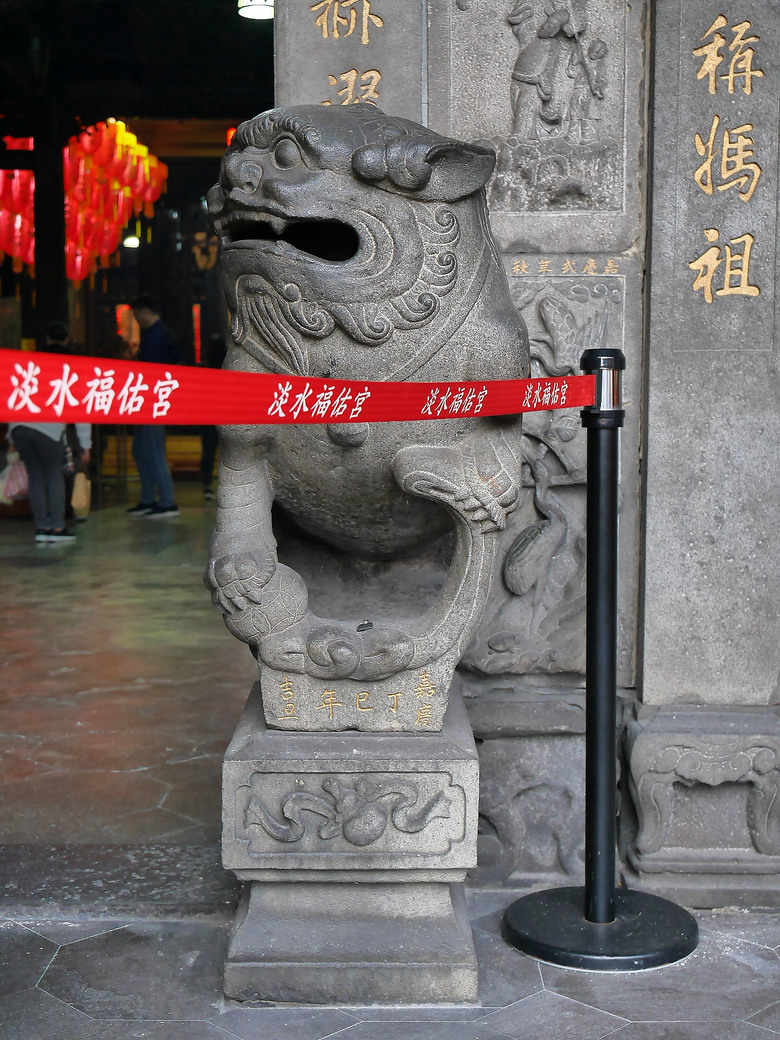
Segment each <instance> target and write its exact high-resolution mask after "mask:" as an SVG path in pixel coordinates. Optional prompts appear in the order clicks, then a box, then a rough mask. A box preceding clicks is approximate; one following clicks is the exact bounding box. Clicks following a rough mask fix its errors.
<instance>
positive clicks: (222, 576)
mask: <svg viewBox="0 0 780 1040" xmlns="http://www.w3.org/2000/svg"><path fill="white" fill-rule="evenodd" d="M275 570H276V557H275V555H274V554H273V552H271V551H270V550H265V552H262V553H260V552H245V553H231V554H229V555H227V556H220V557H218V558H217V559H215V560H209V564H208V567H207V568H206V572H205V574H204V575H203V584H204V585H205V586H206V588H207V589H211V602H212V603H213V604H214V605H215V606H217V607H219V609H220V610H221V611H222V613H223V614H225V615H227V616H230V615H232V614H237V613H242V612H243V611H245V610H246V609H247V607H248V606H249V605H250V603H255V604H259V603H260V601H261V597H262V592H263V589H264V588H265V586H266V585H267V584H268V582H269V581H270V580H271V578H272V577H273V575H274V571H275Z"/></svg>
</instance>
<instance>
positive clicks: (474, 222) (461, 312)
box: [206, 104, 529, 732]
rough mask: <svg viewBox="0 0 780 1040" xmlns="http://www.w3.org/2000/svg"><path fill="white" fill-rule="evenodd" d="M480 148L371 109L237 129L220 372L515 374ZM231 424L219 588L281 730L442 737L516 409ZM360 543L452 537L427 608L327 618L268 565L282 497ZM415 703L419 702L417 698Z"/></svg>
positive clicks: (215, 545) (508, 477)
mask: <svg viewBox="0 0 780 1040" xmlns="http://www.w3.org/2000/svg"><path fill="white" fill-rule="evenodd" d="M494 162H495V156H494V154H493V152H492V151H491V150H489V149H486V148H482V147H478V146H476V145H469V144H464V143H462V142H460V141H455V140H451V139H449V138H446V137H442V136H440V135H438V134H436V133H433V132H432V131H430V130H428V129H426V128H425V127H423V126H420V125H418V124H416V123H412V122H409V121H408V120H404V119H400V118H395V117H392V116H387V115H385V114H383V113H382V112H381V111H380V110H379V109H377V108H374V107H373V106H370V105H363V104H357V105H352V106H349V107H325V106H315V105H311V106H297V107H290V108H277V109H273V110H271V111H269V112H265V113H262V114H261V115H259V116H256V117H255V118H254V119H251V120H249V121H247V122H245V123H243V124H242V125H241V126H240V127H239V128H238V130H237V132H236V134H235V136H234V138H233V141H232V143H231V144H230V146H229V148H228V149H227V152H226V154H225V157H224V161H223V164H222V169H221V173H220V179H219V183H218V184H217V185H215V187H214V188H212V189H211V191H210V192H209V197H208V204H209V211H210V214H211V218H212V220H213V224H214V228H215V230H216V233H217V235H218V236H219V240H220V253H221V258H220V263H221V269H222V275H223V281H224V286H225V291H226V294H227V300H228V305H229V308H230V312H231V316H232V327H231V335H232V344H231V345H230V348H229V351H228V356H227V359H226V362H225V367H227V368H230V369H233V370H240V371H244V372H271V373H278V374H279V375H280V376H285V375H300V376H316V377H319V378H324V379H329V378H333V379H350V380H356V379H360V380H362V379H365V380H367V381H369V380H372V381H373V380H401V381H403V380H415V381H425V382H432V381H435V380H442V381H445V380H446V381H448V382H453V381H457V380H463V381H464V382H466V381H475V380H480V381H481V380H491V379H498V378H502V379H505V378H512V377H517V378H522V377H525V376H527V374H528V368H529V353H528V338H527V333H526V330H525V327H524V325H523V323H522V320H521V319H520V317H519V316H518V314H517V312H516V310H515V308H514V306H513V304H512V301H511V299H510V296H509V291H508V287H507V282H506V277H505V274H504V270H503V268H502V266H501V262H500V260H499V257H498V254H497V251H496V248H495V245H494V243H493V240H492V238H491V234H490V230H489V226H488V217H487V208H486V203H485V194H484V185H485V183H486V181H487V179H488V177H489V176H490V173H491V172H492V169H493V165H494ZM443 414H447V415H450V414H451V415H452V417H451V418H447V419H444V420H440V421H434V422H407V423H399V422H389V423H374V424H371V425H368V424H364V423H360V422H357V423H343V424H339V423H335V424H331V425H327V426H325V425H294V426H281V425H280V426H272V425H257V426H227V427H224V428H222V430H221V431H220V466H219V492H218V510H217V519H216V529H215V531H214V535H213V539H212V544H211V559H210V562H209V566H208V570H207V574H206V583H207V585H208V586H209V587H210V588H211V590H212V597H213V599H214V602H215V603H216V604H217V605H218V606H219V607H220V609H221V610H222V612H223V614H224V616H225V620H226V623H227V625H228V628H229V629H230V630H231V631H232V632H233V633H234V634H235V635H237V636H238V637H239V638H240V639H242V640H244V641H245V642H247V643H249V645H250V646H251V648H252V650H253V653H254V654H255V656H256V657H257V659H258V662H259V664H260V677H261V685H262V691H263V703H264V710H265V714H266V719H267V721H268V723H269V724H270V725H272V726H277V727H279V728H282V729H298V730H300V729H304V730H305V729H345V728H357V729H369V730H411V731H418V732H421V731H423V730H424V729H434V730H435V729H440V728H441V724H442V718H443V713H444V709H445V708H446V703H447V691H448V688H449V685H450V681H451V678H452V673H453V670H454V668H455V666H456V664H457V662H458V659H459V657H460V655H461V654H462V652H463V649H464V648H465V646H466V644H467V643H468V641H469V640H470V638H471V637H472V635H473V633H474V631H475V629H476V626H477V625H478V623H479V621H480V620H481V617H482V614H483V612H484V609H485V604H486V601H487V597H488V593H489V588H490V582H491V580H492V575H493V571H494V569H495V549H496V537H497V532H498V531H499V530H500V529H501V528H502V527H503V526H504V524H505V521H506V516H507V514H508V513H509V512H510V511H511V510H512V509H513V508H514V507H515V504H516V500H517V496H518V484H519V471H520V459H519V438H520V419H519V417H518V416H515V417H507V418H500V419H490V418H481V417H479V416H478V415H474V414H473V413H472V414H470V415H459V414H457V412H454V413H453V412H449V411H447V410H446V409H445V410H444V413H443ZM274 501H277V502H278V503H280V504H281V505H282V506H283V507H284V509H285V510H286V512H287V513H288V514H289V515H290V516H291V517H292V518H293V519H294V521H295V522H296V524H297V525H298V527H299V528H300V529H302V530H303V531H305V532H308V533H309V534H311V535H314V536H316V537H317V538H320V539H323V540H325V541H326V542H327V543H329V544H331V545H333V546H336V547H338V548H340V549H342V550H346V551H347V552H349V553H350V554H352V555H356V556H364V557H366V558H369V559H370V558H373V559H394V558H398V557H403V556H410V555H413V554H414V553H415V552H416V551H417V550H419V549H420V547H422V546H424V545H426V544H427V543H429V542H431V541H432V540H433V539H436V538H438V537H440V536H441V535H442V534H443V532H445V531H448V530H452V529H453V528H454V529H455V549H454V554H453V558H452V562H451V565H450V569H449V576H448V580H447V582H446V584H445V587H444V588H443V589H442V591H441V593H440V595H439V597H438V599H437V601H436V603H435V604H434V605H433V606H432V607H431V609H430V610H428V611H427V612H426V613H425V614H423V615H422V616H421V617H416V618H407V619H404V618H390V619H388V618H385V619H384V620H383V619H382V617H381V614H382V611H381V605H380V606H379V607H378V610H377V618H376V619H375V620H372V621H370V622H368V623H363V624H359V623H358V620H356V621H354V622H353V621H344V620H341V619H338V620H337V619H332V618H321V617H318V616H316V615H315V614H313V613H312V611H311V610H310V608H309V605H308V590H307V588H306V585H305V583H304V581H303V579H302V578H301V577H300V575H299V574H297V573H296V572H295V571H294V570H292V569H290V568H289V567H287V566H285V565H284V564H282V563H280V562H279V561H278V559H277V553H276V542H275V540H274V535H273V532H272V526H271V506H272V503H273V502H274ZM422 709H425V710H424V711H423V710H422Z"/></svg>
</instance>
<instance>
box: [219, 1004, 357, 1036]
mask: <svg viewBox="0 0 780 1040" xmlns="http://www.w3.org/2000/svg"><path fill="white" fill-rule="evenodd" d="M212 1021H213V1022H214V1023H215V1024H216V1025H218V1026H219V1027H220V1028H221V1029H224V1030H226V1031H227V1032H228V1033H230V1035H231V1036H237V1037H240V1038H241V1040H293V1038H295V1040H320V1037H323V1036H329V1035H330V1034H331V1033H337V1032H338V1031H339V1030H341V1029H344V1028H345V1027H346V1026H350V1025H352V1024H353V1023H354V1021H355V1019H354V1018H353V1017H352V1016H351V1015H349V1014H346V1013H345V1012H343V1011H337V1010H336V1009H335V1008H323V1009H319V1008H316V1009H311V1008H273V1007H255V1008H242V1007H235V1006H233V1007H232V1008H231V1009H230V1010H227V1011H225V1012H224V1013H223V1014H221V1015H219V1016H218V1017H217V1018H213V1019H212Z"/></svg>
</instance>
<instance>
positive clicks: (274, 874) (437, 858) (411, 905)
mask: <svg viewBox="0 0 780 1040" xmlns="http://www.w3.org/2000/svg"><path fill="white" fill-rule="evenodd" d="M478 792H479V767H478V760H477V752H476V747H475V745H474V740H473V737H472V734H471V730H470V728H469V725H468V720H467V718H466V713H465V710H464V707H463V703H462V700H461V699H460V697H459V696H453V695H451V698H450V704H449V708H448V711H447V714H446V716H445V719H444V727H443V729H442V731H441V732H440V733H426V734H416V733H398V734H395V733H393V734H390V733H385V734H381V735H379V734H376V733H374V734H363V733H358V732H354V731H353V732H349V733H343V732H342V733H290V732H289V731H288V732H284V731H279V730H272V729H269V728H267V727H266V724H265V720H264V717H263V707H262V703H261V694H260V689H259V684H258V685H256V686H255V688H254V690H253V692H252V695H251V696H250V698H249V702H248V704H247V708H246V711H245V713H244V717H243V718H242V720H241V722H240V723H239V726H238V728H237V730H236V733H235V736H234V738H233V741H232V743H231V745H230V747H229V748H228V750H227V753H226V755H225V760H224V766H223V837H222V849H223V863H224V865H225V867H226V868H228V869H230V870H232V871H234V872H235V873H236V875H237V876H238V877H239V878H241V879H243V880H246V881H249V882H250V885H249V893H248V896H247V899H246V902H245V905H244V907H243V909H242V912H241V914H240V915H239V916H238V918H237V920H236V926H235V931H234V935H233V939H232V942H231V945H230V949H229V952H228V958H227V964H226V968H225V992H226V994H227V995H228V996H229V997H233V998H235V999H239V1000H249V999H262V1000H279V1001H305V1002H310V1003H326V1002H334V1001H335V1002H337V1003H374V1002H377V1001H378V1002H387V1003H427V1002H436V1001H439V1002H445V1001H446V1002H450V1001H455V1002H461V1001H474V1000H476V998H477V972H476V959H475V956H474V949H473V946H472V942H471V935H470V930H469V926H468V920H467V918H466V916H465V914H463V912H462V907H461V903H462V882H463V879H464V877H465V873H466V871H467V870H468V869H471V868H473V867H474V866H475V865H476V859H477V851H476V848H477V847H476V841H477V804H478Z"/></svg>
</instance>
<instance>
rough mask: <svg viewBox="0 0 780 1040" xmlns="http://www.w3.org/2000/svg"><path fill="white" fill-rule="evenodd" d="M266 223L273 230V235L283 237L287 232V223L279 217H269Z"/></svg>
mask: <svg viewBox="0 0 780 1040" xmlns="http://www.w3.org/2000/svg"><path fill="white" fill-rule="evenodd" d="M268 223H269V224H270V225H271V227H272V228H273V231H274V234H275V235H283V234H284V233H285V231H286V230H287V221H286V220H283V219H282V218H281V217H269V218H268Z"/></svg>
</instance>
